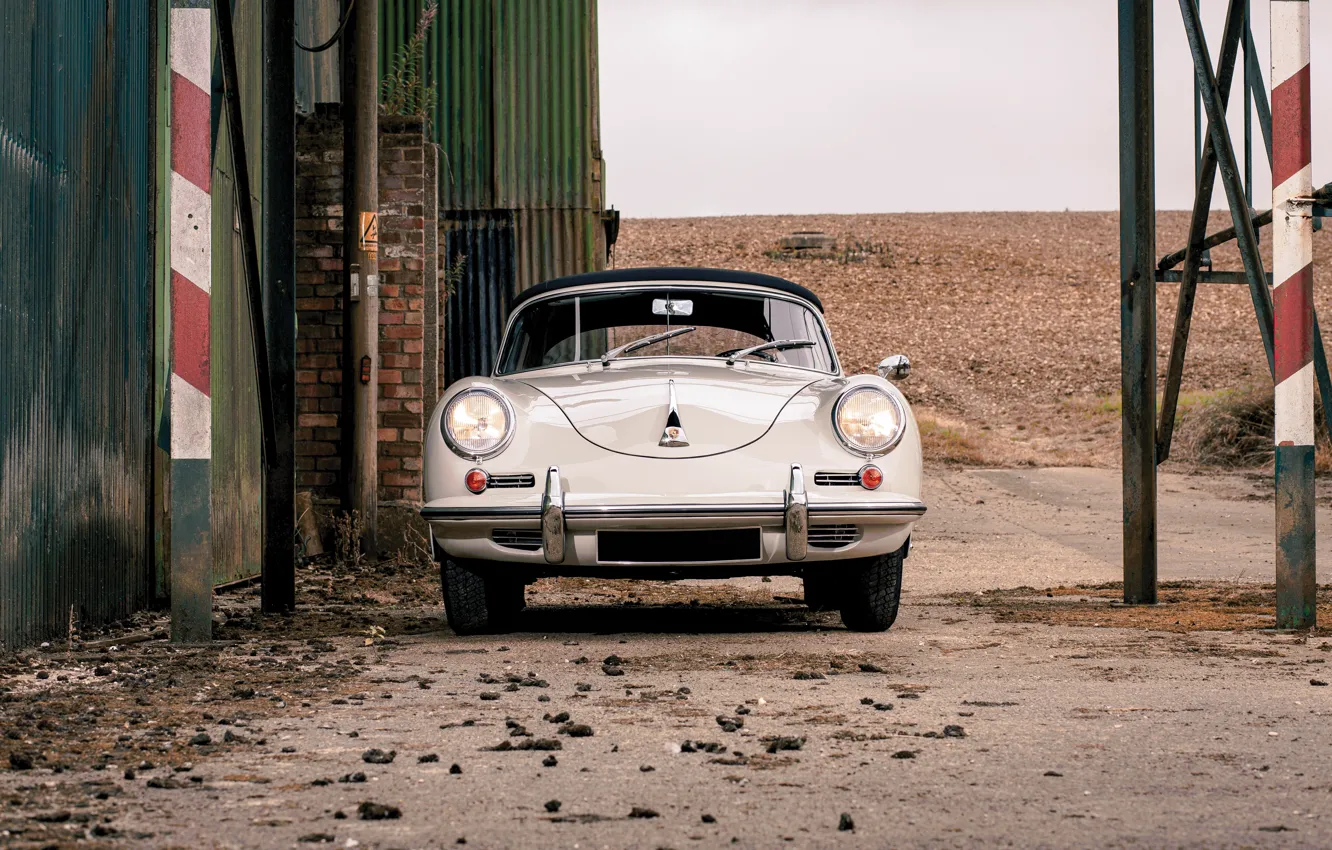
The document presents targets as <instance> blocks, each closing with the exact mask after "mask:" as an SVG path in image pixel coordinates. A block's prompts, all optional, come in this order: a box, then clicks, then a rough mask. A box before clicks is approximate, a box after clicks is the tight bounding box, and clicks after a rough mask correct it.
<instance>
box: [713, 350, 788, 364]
mask: <svg viewBox="0 0 1332 850" xmlns="http://www.w3.org/2000/svg"><path fill="white" fill-rule="evenodd" d="M737 351H743V349H740V348H729V349H727V350H726V351H721V352H718V353H717V354H714V355H713V357H730V356H731V355H732V354H735V353H736V352H737ZM745 356H746V357H762V358H763V359H764V360H766V361H768V362H769V363H776V362H777V358H776V357H774V356H772V355H771V354H769V353H768V352H766V351H751V352H749V353H748V354H746V355H745Z"/></svg>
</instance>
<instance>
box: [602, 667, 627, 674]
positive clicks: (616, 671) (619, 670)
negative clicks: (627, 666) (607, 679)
mask: <svg viewBox="0 0 1332 850" xmlns="http://www.w3.org/2000/svg"><path fill="white" fill-rule="evenodd" d="M601 672H603V673H605V674H606V675H607V676H623V675H624V669H623V668H620V667H617V666H615V665H614V664H603V665H601Z"/></svg>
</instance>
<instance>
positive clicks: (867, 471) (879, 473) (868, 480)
mask: <svg viewBox="0 0 1332 850" xmlns="http://www.w3.org/2000/svg"><path fill="white" fill-rule="evenodd" d="M882 483H883V470H881V469H879V468H878V467H877V466H875V465H874V464H870V465H868V466H864V467H861V469H860V486H861V487H864V488H865V489H866V490H877V489H879V485H880V484H882Z"/></svg>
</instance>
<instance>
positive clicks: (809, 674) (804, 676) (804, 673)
mask: <svg viewBox="0 0 1332 850" xmlns="http://www.w3.org/2000/svg"><path fill="white" fill-rule="evenodd" d="M791 678H792V679H796V680H799V681H802V682H803V681H808V680H810V679H826V678H828V677H827V676H825V675H823V674H822V673H816V672H813V671H809V670H801V671H800V672H799V673H796V674H795V675H794V676H792V677H791Z"/></svg>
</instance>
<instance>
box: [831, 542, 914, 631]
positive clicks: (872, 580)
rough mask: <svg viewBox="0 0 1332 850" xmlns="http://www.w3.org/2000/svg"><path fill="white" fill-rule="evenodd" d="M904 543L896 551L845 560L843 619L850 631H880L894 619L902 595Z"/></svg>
mask: <svg viewBox="0 0 1332 850" xmlns="http://www.w3.org/2000/svg"><path fill="white" fill-rule="evenodd" d="M905 556H906V547H905V546H903V547H902V548H901V549H898V550H897V551H896V552H890V553H888V554H887V555H879V556H878V557H874V558H863V559H859V560H856V561H852V562H850V563H848V564H846V572H845V573H844V574H843V576H842V582H841V587H840V589H839V591H838V592H839V593H840V594H841V603H842V604H841V606H840V607H841V609H842V622H843V623H844V624H845V625H846V627H847V628H848V629H850V630H851V631H853V632H882V631H887V629H888V627H889V626H891V625H892V624H893V621H894V620H896V619H897V607H898V603H899V602H900V601H901V598H902V560H903V559H904V558H905Z"/></svg>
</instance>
